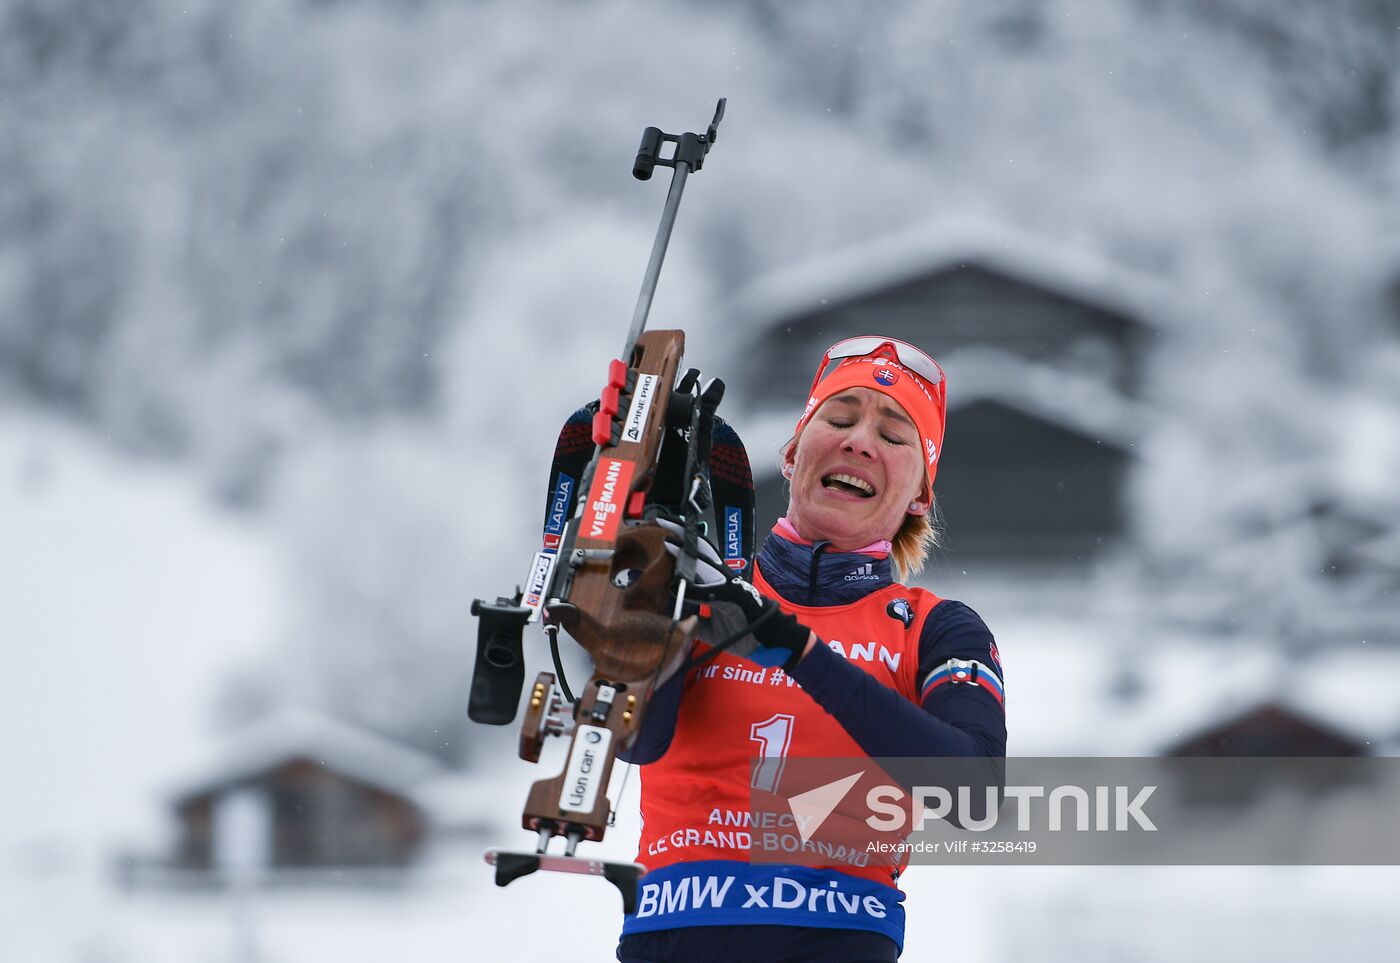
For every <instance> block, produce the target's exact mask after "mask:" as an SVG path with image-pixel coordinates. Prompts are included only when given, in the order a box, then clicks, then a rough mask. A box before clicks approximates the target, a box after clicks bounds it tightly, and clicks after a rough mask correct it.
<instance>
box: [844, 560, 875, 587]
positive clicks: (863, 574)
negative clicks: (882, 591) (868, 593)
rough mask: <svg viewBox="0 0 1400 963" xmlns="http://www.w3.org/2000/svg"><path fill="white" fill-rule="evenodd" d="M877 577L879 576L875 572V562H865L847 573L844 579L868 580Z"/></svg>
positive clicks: (852, 580) (849, 580)
mask: <svg viewBox="0 0 1400 963" xmlns="http://www.w3.org/2000/svg"><path fill="white" fill-rule="evenodd" d="M879 577H880V576H878V575H876V574H875V563H874V562H866V563H865V564H864V565H861V566H859V567H858V568H856V569H854V570H853V571H852V572H851V573H850V574H849V575H847V576H846V581H847V582H869V581H872V580H874V579H878V578H879Z"/></svg>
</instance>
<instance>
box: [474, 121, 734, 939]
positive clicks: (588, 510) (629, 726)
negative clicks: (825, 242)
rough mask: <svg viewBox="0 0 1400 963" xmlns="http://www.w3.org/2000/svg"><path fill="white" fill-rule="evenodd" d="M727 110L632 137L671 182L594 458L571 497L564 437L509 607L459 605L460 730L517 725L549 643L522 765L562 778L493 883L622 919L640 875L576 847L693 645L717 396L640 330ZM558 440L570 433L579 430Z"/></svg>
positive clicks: (645, 162) (547, 784) (600, 411)
mask: <svg viewBox="0 0 1400 963" xmlns="http://www.w3.org/2000/svg"><path fill="white" fill-rule="evenodd" d="M724 105H725V101H724V100H723V99H721V100H720V101H719V103H718V105H717V106H716V109H715V114H714V119H713V120H712V121H711V122H710V125H709V128H708V130H707V131H706V132H705V133H704V134H695V133H685V134H680V135H674V134H667V133H665V132H663V131H661V130H660V129H659V128H656V127H648V128H647V129H646V130H645V131H644V132H643V134H642V141H641V146H640V147H639V148H638V150H637V157H636V161H635V162H634V164H633V169H632V173H633V176H634V177H636V178H637V179H638V180H648V179H650V177H651V175H652V172H653V171H654V169H655V167H656V166H657V165H662V166H665V167H670V168H671V169H672V171H673V174H672V178H671V186H670V190H669V192H668V194H667V197H666V204H665V207H664V209H663V211H662V215H661V224H660V226H659V227H658V229H657V234H656V240H655V242H654V244H653V245H652V251H651V258H650V261H649V262H648V264H647V269H646V273H645V275H644V277H643V280H642V289H641V293H640V295H639V296H638V299H637V306H636V310H635V311H634V313H633V316H632V324H631V327H630V328H629V330H628V333H627V340H626V342H625V344H624V347H623V350H622V353H621V355H620V356H619V358H618V359H617V360H614V361H612V362H611V363H610V364H609V367H608V378H607V383H606V384H605V386H604V387H603V389H602V391H601V392H600V393H599V397H598V400H597V402H596V403H595V404H591V405H590V407H589V409H588V411H589V413H590V414H586V415H585V416H584V417H585V418H586V419H589V423H588V425H587V428H588V441H589V442H590V443H591V445H592V455H591V457H590V458H589V460H588V462H587V465H586V467H585V468H584V469H583V471H582V473H581V475H580V476H578V483H577V485H575V484H574V481H575V478H574V477H573V476H571V475H569V474H566V473H564V472H562V471H561V470H560V468H559V465H560V459H559V451H560V450H562V449H563V448H564V446H565V437H566V435H567V434H568V432H569V430H570V425H566V426H565V434H564V435H561V441H560V449H558V450H556V461H555V471H554V473H553V476H552V477H551V480H550V503H549V506H548V509H547V513H546V525H545V532H544V544H543V547H542V548H541V549H540V551H539V552H538V553H536V555H535V558H534V560H533V562H532V564H531V567H530V573H529V576H528V577H527V579H526V584H525V588H524V589H523V590H518V591H517V592H516V594H515V596H514V597H513V598H507V597H501V598H497V599H496V601H495V602H494V603H488V602H485V601H483V600H481V599H477V600H475V601H473V602H472V614H473V615H475V616H477V617H478V619H479V625H478V642H477V652H476V663H475V668H474V673H473V677H472V687H471V696H470V700H469V704H468V710H467V711H468V715H469V716H470V717H471V718H472V719H473V720H474V721H477V722H483V723H487V724H491V725H507V724H509V723H510V722H512V721H513V720H514V719H515V716H516V709H517V704H518V702H519V699H520V693H521V690H522V688H523V686H524V671H525V667H524V655H523V641H522V633H523V631H524V629H525V626H526V625H527V624H529V623H531V622H536V621H538V622H540V623H541V624H542V626H543V629H544V631H545V633H546V635H548V637H549V641H550V651H551V653H552V655H553V658H554V666H555V673H549V672H541V673H539V675H538V676H537V677H536V679H535V682H534V684H533V686H532V687H531V690H530V696H529V703H528V707H527V709H526V711H525V717H524V720H523V721H522V724H521V731H520V743H519V754H520V757H521V758H522V759H525V760H527V761H529V762H538V761H539V756H540V751H541V748H542V746H543V743H544V741H545V739H547V738H549V737H552V736H568V737H569V738H570V740H571V741H570V748H569V752H568V755H567V763H566V765H565V768H564V770H563V771H562V772H561V773H560V774H559V775H557V776H555V777H553V778H550V779H542V780H539V781H537V782H535V784H534V785H533V787H532V788H531V789H530V792H529V795H528V797H527V799H526V803H525V807H524V809H523V811H522V814H521V825H522V827H523V828H525V829H526V830H529V831H531V832H534V833H535V834H536V838H537V841H536V846H535V849H534V851H533V852H519V851H507V850H502V849H490V850H488V851H487V853H486V861H487V862H488V863H489V864H491V865H493V866H495V868H496V883H497V885H499V886H506V885H508V884H510V883H511V882H513V881H514V880H516V879H519V878H520V877H522V876H526V875H529V874H531V873H534V872H536V871H537V870H540V869H546V870H553V871H558V872H572V873H584V874H590V875H597V876H603V877H604V878H606V879H608V880H609V881H611V882H612V883H613V884H614V885H615V886H617V888H618V890H619V891H620V892H621V894H622V903H623V910H624V912H627V913H631V912H633V911H635V908H636V900H637V880H638V879H639V878H640V876H641V875H642V874H643V873H645V872H646V867H645V866H643V865H641V864H640V863H621V862H609V861H604V860H597V859H585V858H581V857H577V856H575V852H576V850H577V848H578V845H579V844H580V843H581V842H583V841H584V840H589V841H600V840H602V839H603V836H604V834H605V832H606V829H607V826H608V825H610V824H611V822H610V818H609V812H610V809H611V806H610V801H609V799H608V797H607V793H606V788H607V785H608V780H609V777H610V776H611V773H612V769H613V764H614V762H615V760H616V757H617V753H618V752H619V751H620V750H625V749H628V748H631V746H632V745H633V744H634V743H635V741H636V738H637V735H638V733H639V732H640V729H641V721H642V718H643V716H644V714H645V712H646V707H647V703H648V701H649V699H650V697H651V694H652V692H653V691H654V689H655V686H656V685H657V683H658V680H660V679H661V678H663V677H664V676H665V675H666V674H667V673H668V672H669V671H675V670H676V669H677V668H678V667H679V666H680V665H681V663H682V661H683V660H684V659H685V656H686V655H687V654H688V652H689V643H690V641H691V638H692V635H691V632H690V629H691V628H693V621H691V620H685V621H683V620H682V619H681V610H682V605H683V604H684V600H685V593H686V587H687V586H688V585H689V584H690V582H692V581H693V580H694V577H695V563H696V558H697V555H698V544H699V539H700V538H701V537H702V536H703V535H705V534H706V533H707V531H708V522H707V520H706V519H707V516H710V515H711V513H712V511H713V510H714V509H715V508H716V506H715V505H714V498H713V492H712V488H711V484H710V464H709V461H710V453H711V448H712V444H713V441H714V434H715V430H716V422H717V418H716V414H715V411H716V409H717V407H718V406H719V403H720V400H721V398H722V397H723V394H724V383H723V382H722V381H720V380H719V379H711V380H710V381H708V382H705V383H703V384H702V381H701V376H700V372H699V371H697V370H695V369H693V368H692V369H689V370H687V371H686V372H685V373H684V374H681V366H682V355H683V352H684V348H685V334H684V332H682V331H650V332H647V331H644V328H645V326H646V321H647V316H648V314H649V312H650V310H651V302H652V296H653V294H654V293H655V290H656V284H657V280H658V278H659V277H660V273H661V265H662V262H663V260H664V259H665V255H666V247H667V244H668V242H669V241H670V236H671V232H672V229H673V227H674V225H675V219H676V213H677V210H678V209H679V206H680V200H681V193H682V191H683V190H684V188H685V183H686V179H687V177H688V176H689V175H690V173H692V172H694V171H699V170H700V169H701V168H702V166H703V165H704V160H705V156H706V155H707V154H708V153H709V150H710V148H711V147H712V146H714V143H715V139H716V136H717V129H718V127H719V123H720V120H721V119H722V118H723V117H724ZM665 144H673V145H674V147H675V149H674V151H673V152H672V153H671V154H670V155H669V156H663V154H662V149H663V145H665ZM590 415H591V418H590ZM571 425H574V426H575V427H581V426H578V425H577V424H576V420H571ZM720 425H721V427H722V428H724V429H726V430H727V426H723V423H722V422H720ZM730 434H731V435H732V433H730ZM734 440H735V442H736V443H737V437H735V439H734ZM726 457H727V458H728V457H731V456H726ZM738 457H739V458H740V459H741V460H742V466H741V471H740V475H741V476H742V477H743V478H745V479H747V480H748V489H747V504H741V505H740V506H737V507H736V506H725V507H724V517H723V519H722V520H720V521H719V524H720V525H722V526H723V527H724V529H725V531H726V535H727V536H728V535H730V533H731V531H733V532H734V534H733V538H732V539H730V538H726V543H727V545H734V546H743V547H742V548H735V549H733V550H732V551H729V550H727V551H726V554H727V555H729V559H728V560H729V562H730V564H731V565H732V566H733V567H735V568H743V567H745V566H746V565H747V564H748V563H749V561H750V556H751V554H752V543H753V492H752V478H751V475H750V473H749V467H748V460H747V455H746V454H744V453H743V448H742V444H738ZM731 460H732V459H731ZM740 487H741V488H742V485H741V486H740ZM583 493H586V495H585V496H583V497H580V496H581V495H583ZM729 500H731V501H732V500H734V499H729ZM661 514H664V515H666V516H667V517H669V518H671V519H672V520H674V521H677V522H679V523H680V524H681V525H682V527H683V530H684V535H683V544H682V549H681V551H680V553H679V555H678V556H677V557H675V558H673V557H672V556H671V555H670V554H668V553H667V551H666V546H665V532H664V530H663V529H662V528H661V527H660V526H658V525H655V524H649V521H650V519H652V518H655V517H656V516H657V515H661ZM565 519H567V521H565ZM740 519H743V525H744V526H745V527H746V530H745V531H743V532H742V535H743V536H744V537H743V538H740V533H739V532H737V529H738V528H739V527H740V522H739V520H740ZM673 595H674V603H672V602H671V599H672V596H673ZM672 606H673V607H672ZM668 608H669V614H666V612H667V609H668ZM561 628H562V629H564V630H566V631H567V632H568V633H569V635H571V636H572V637H573V638H574V639H575V640H576V641H577V642H578V643H579V644H580V645H581V646H583V648H584V649H585V650H586V651H587V652H588V654H589V655H590V657H591V658H592V662H593V672H592V675H591V676H590V678H589V680H588V682H587V684H586V685H585V686H584V688H583V691H582V692H581V693H580V696H579V698H577V699H574V698H573V694H572V692H570V690H569V687H568V683H567V682H566V680H565V679H564V673H563V667H562V662H561V660H560V658H559V647H558V634H559V630H560V629H561ZM556 673H557V674H556ZM555 836H563V837H564V838H565V840H566V843H565V849H564V852H563V854H562V855H559V854H552V853H550V852H549V851H548V849H549V844H550V842H551V841H552V839H553V838H554V837H555Z"/></svg>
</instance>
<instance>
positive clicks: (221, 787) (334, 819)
mask: <svg viewBox="0 0 1400 963" xmlns="http://www.w3.org/2000/svg"><path fill="white" fill-rule="evenodd" d="M451 778H452V775H451V773H450V772H449V771H448V770H447V769H446V768H445V767H444V766H443V765H442V764H440V763H439V762H438V761H436V760H434V759H432V758H431V757H428V756H426V755H424V754H422V753H420V752H418V751H416V750H414V749H411V748H409V747H406V746H403V745H401V744H398V743H395V742H393V741H391V740H388V739H385V738H382V737H380V736H377V735H375V734H373V733H370V732H367V731H365V730H362V729H358V728H356V727H353V726H350V725H348V724H345V723H342V722H339V721H336V720H333V719H330V718H328V717H325V716H321V715H317V714H315V713H311V712H306V711H302V710H284V711H281V712H278V713H276V714H274V715H272V716H270V717H268V718H266V719H264V720H261V721H260V722H257V723H255V724H253V725H252V726H250V727H249V728H247V729H246V730H243V731H241V732H239V733H237V734H236V735H234V736H233V737H232V738H231V739H230V740H229V741H228V742H227V744H225V745H224V746H223V747H222V748H221V749H220V751H219V752H218V753H217V754H216V757H215V759H214V760H213V761H212V762H211V764H210V765H209V766H208V767H207V769H206V770H205V771H204V772H203V773H201V774H199V775H198V776H196V777H193V778H191V779H188V780H186V781H185V783H184V785H183V787H182V788H181V789H180V790H178V791H177V792H176V793H174V795H173V799H172V810H173V813H174V816H175V821H176V827H177V834H176V836H177V838H176V844H175V851H174V853H173V854H172V856H171V857H170V858H169V859H168V860H167V861H166V867H167V868H169V869H173V870H176V871H179V872H184V873H194V874H198V873H209V874H212V875H216V876H217V875H220V874H225V873H228V872H229V871H231V870H234V869H244V870H251V871H254V872H257V873H259V874H268V875H273V876H275V875H277V874H279V873H284V874H287V873H290V874H295V873H304V874H305V873H310V874H313V875H314V874H315V873H317V872H322V871H343V870H352V871H354V870H362V871H363V870H368V871H379V870H398V869H403V868H405V867H407V866H409V865H410V864H412V863H413V862H414V861H415V860H416V859H417V858H418V857H419V855H420V851H421V849H422V847H423V845H424V843H425V842H426V841H427V839H428V838H429V836H430V835H431V834H432V833H433V832H434V830H435V828H437V827H436V825H435V824H436V823H437V822H440V820H437V819H435V814H434V812H433V811H432V803H431V801H430V791H431V790H432V789H433V788H434V787H441V786H442V785H443V782H444V780H450V779H451Z"/></svg>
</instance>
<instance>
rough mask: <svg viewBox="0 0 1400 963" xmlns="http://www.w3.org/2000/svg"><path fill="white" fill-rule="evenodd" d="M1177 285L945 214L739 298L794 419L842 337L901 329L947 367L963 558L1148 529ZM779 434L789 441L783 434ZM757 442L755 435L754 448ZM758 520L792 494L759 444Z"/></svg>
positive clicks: (753, 371)
mask: <svg viewBox="0 0 1400 963" xmlns="http://www.w3.org/2000/svg"><path fill="white" fill-rule="evenodd" d="M1162 300H1163V299H1161V298H1160V297H1159V296H1158V292H1156V291H1155V290H1153V288H1152V286H1151V284H1150V282H1147V281H1144V280H1143V279H1141V278H1139V277H1137V276H1136V275H1134V274H1133V273H1132V272H1130V271H1127V270H1125V269H1122V268H1120V267H1117V266H1114V265H1110V264H1108V263H1106V262H1103V261H1101V260H1098V259H1096V258H1093V257H1090V256H1088V255H1085V254H1083V253H1076V252H1073V251H1072V250H1071V249H1070V248H1069V247H1068V246H1066V245H1060V244H1055V243H1051V242H1050V241H1047V240H1042V239H1034V238H1028V237H1026V236H1024V235H1019V234H1015V233H1013V232H1009V231H1005V230H1001V229H992V228H989V227H987V226H985V225H968V224H956V225H946V226H940V227H937V228H936V229H933V230H928V231H920V232H915V233H912V234H905V235H900V236H896V237H892V238H888V239H884V240H881V241H878V242H875V243H871V244H868V245H864V246H861V247H858V248H856V249H854V250H852V251H849V252H846V253H843V254H839V255H836V256H834V257H830V258H826V259H824V260H822V261H820V262H816V263H812V264H807V265H802V266H799V267H797V268H794V269H792V270H789V271H784V272H782V273H781V274H779V275H775V276H773V277H770V278H768V279H765V280H764V281H762V282H760V283H759V284H757V285H755V286H754V287H753V288H752V289H751V290H749V291H748V292H746V293H745V295H744V296H743V297H742V298H741V299H740V300H739V302H738V305H739V306H738V309H737V310H738V314H739V315H740V320H741V323H742V325H743V327H744V328H745V330H748V331H750V332H751V333H752V334H751V338H750V339H749V340H748V341H746V342H745V343H744V344H743V346H742V350H741V352H740V353H741V355H742V359H741V360H740V361H739V362H738V363H739V364H740V365H741V366H742V367H744V368H745V370H744V374H743V377H741V378H740V379H738V381H739V382H740V383H741V384H743V385H746V386H748V387H749V388H750V391H751V395H752V402H753V404H754V407H755V408H757V409H758V410H760V411H763V412H767V413H768V414H769V418H770V419H771V420H772V421H773V422H774V427H773V429H771V430H765V431H761V432H760V434H761V435H764V436H765V437H763V438H761V439H760V446H762V445H764V444H773V445H777V444H781V441H782V440H783V439H782V438H781V437H778V435H779V434H781V432H782V431H783V430H784V429H783V428H781V427H779V425H780V423H782V422H783V421H784V419H786V422H787V429H788V430H790V428H791V423H793V422H795V421H796V416H797V413H798V412H800V411H801V408H802V404H803V403H804V402H805V400H806V392H807V389H808V386H809V384H810V378H811V374H812V370H813V369H814V367H815V365H816V363H817V361H818V359H819V358H820V357H821V354H822V352H823V350H825V348H826V347H827V346H828V345H830V344H831V343H832V342H834V341H837V340H840V339H841V338H845V337H850V336H854V335H860V334H887V335H890V336H893V337H896V338H901V339H903V340H906V341H909V342H911V343H913V344H916V345H919V346H920V347H923V348H925V349H927V350H928V351H929V352H930V353H931V354H933V355H934V357H936V358H937V359H938V360H939V362H940V364H942V366H943V368H944V370H945V371H946V372H947V374H948V380H949V420H948V430H947V435H946V437H945V440H944V451H945V452H946V453H947V460H946V461H945V462H943V463H942V464H940V467H939V472H938V488H937V494H938V500H939V503H940V506H941V508H942V510H943V514H944V517H945V520H946V527H947V533H948V539H947V544H946V550H947V552H948V554H949V556H950V557H951V558H954V559H957V558H959V557H960V558H962V559H977V560H979V561H986V562H991V563H993V564H998V563H999V564H1005V565H1017V564H1024V563H1030V564H1040V563H1051V564H1056V565H1061V564H1064V563H1072V562H1074V561H1088V560H1089V559H1092V558H1093V557H1094V556H1095V555H1096V554H1098V553H1100V552H1102V551H1104V550H1105V549H1108V548H1112V547H1113V546H1114V545H1116V544H1119V543H1121V542H1122V541H1123V540H1125V539H1127V538H1130V537H1131V532H1130V530H1129V519H1128V512H1127V508H1126V505H1125V487H1126V484H1127V479H1128V476H1129V473H1130V472H1131V470H1132V467H1133V461H1134V457H1133V446H1134V443H1135V441H1136V440H1137V439H1138V438H1139V437H1141V435H1142V433H1143V431H1144V429H1145V420H1146V416H1145V414H1144V406H1143V405H1142V403H1141V400H1140V399H1141V397H1142V394H1143V382H1144V377H1145V363H1146V359H1147V355H1148V352H1149V350H1150V348H1151V344H1152V340H1153V339H1154V338H1155V337H1156V336H1157V334H1158V329H1157V327H1156V322H1155V321H1149V320H1148V319H1149V317H1150V316H1151V312H1152V311H1153V310H1154V308H1155V309H1156V310H1160V307H1158V306H1159V305H1160V303H1161V302H1162ZM774 439H776V441H774ZM750 447H751V449H752V448H753V446H752V445H751V446H750ZM754 461H755V466H754V467H755V484H756V486H757V501H758V508H759V524H760V525H764V524H765V523H768V522H770V521H771V520H772V519H773V518H774V517H776V515H777V514H778V513H780V512H781V510H782V508H783V507H784V506H785V504H786V495H785V490H784V487H783V479H782V478H781V476H780V475H779V474H778V472H777V470H776V465H775V464H773V463H772V462H771V461H769V460H768V459H766V458H765V457H762V454H759V455H756V457H755V458H754Z"/></svg>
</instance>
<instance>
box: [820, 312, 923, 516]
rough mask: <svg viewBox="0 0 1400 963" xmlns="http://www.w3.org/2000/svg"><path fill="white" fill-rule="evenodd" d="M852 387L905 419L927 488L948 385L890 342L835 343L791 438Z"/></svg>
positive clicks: (915, 353)
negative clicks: (883, 398)
mask: <svg viewBox="0 0 1400 963" xmlns="http://www.w3.org/2000/svg"><path fill="white" fill-rule="evenodd" d="M857 351H858V352H859V354H857V353H856V352H857ZM842 352H845V353H844V354H843V353H842ZM838 358H840V359H841V360H840V363H839V364H837V365H836V367H835V368H834V369H832V370H831V373H830V374H828V375H827V376H826V377H825V378H823V377H822V375H823V372H825V371H826V370H827V369H828V368H829V367H830V365H831V363H832V362H835V361H836V360H837V359H838ZM851 388H869V389H871V390H872V391H878V392H880V393H881V394H883V395H888V396H889V397H890V398H892V399H894V401H895V402H897V403H898V404H899V406H900V407H901V408H903V409H904V411H905V413H906V414H907V415H909V417H910V418H911V419H912V420H913V422H914V427H915V428H916V429H917V430H918V432H919V438H920V440H921V442H922V447H923V451H924V458H925V465H926V468H927V471H928V483H929V487H930V488H932V487H933V477H934V475H935V474H937V472H938V459H939V456H940V455H941V454H942V452H943V425H944V422H945V420H946V416H947V409H948V383H947V380H946V379H945V378H944V376H943V369H942V368H940V367H939V366H938V363H937V362H936V361H934V360H933V358H931V357H929V356H928V355H927V354H925V353H924V352H923V351H921V350H919V349H918V348H916V347H914V346H913V345H911V344H907V343H906V342H903V341H897V340H895V339H894V338H884V337H862V338H847V339H846V340H845V341H841V342H838V343H837V344H834V345H832V346H831V348H830V349H828V351H827V353H826V354H825V355H823V356H822V363H821V365H820V366H819V367H818V368H817V373H816V376H815V377H814V378H813V379H812V390H811V394H810V396H809V397H808V399H807V408H806V410H804V411H803V412H802V417H801V418H800V419H799V420H798V422H797V428H796V429H795V430H794V431H793V435H794V437H796V436H797V435H800V434H802V429H803V428H805V427H807V422H809V421H811V420H812V416H813V415H814V414H816V412H817V409H818V408H820V407H821V406H822V404H823V403H825V402H826V400H827V399H828V398H831V397H834V396H835V395H838V394H840V393H841V392H843V391H847V390H849V389H851Z"/></svg>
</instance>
